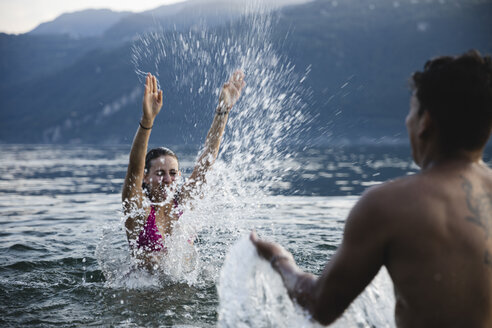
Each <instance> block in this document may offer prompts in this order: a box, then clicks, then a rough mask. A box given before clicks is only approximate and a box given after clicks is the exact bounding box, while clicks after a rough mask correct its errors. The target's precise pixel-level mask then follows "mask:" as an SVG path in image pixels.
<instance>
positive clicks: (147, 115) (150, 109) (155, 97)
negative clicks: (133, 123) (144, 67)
mask: <svg viewBox="0 0 492 328" xmlns="http://www.w3.org/2000/svg"><path fill="white" fill-rule="evenodd" d="M161 108H162V90H158V89H157V80H156V78H155V76H153V75H152V74H150V73H149V74H147V77H146V78H145V91H144V96H143V106H142V110H143V116H142V124H144V125H145V126H147V127H152V125H153V124H154V119H155V117H156V116H157V114H159V112H160V111H161Z"/></svg>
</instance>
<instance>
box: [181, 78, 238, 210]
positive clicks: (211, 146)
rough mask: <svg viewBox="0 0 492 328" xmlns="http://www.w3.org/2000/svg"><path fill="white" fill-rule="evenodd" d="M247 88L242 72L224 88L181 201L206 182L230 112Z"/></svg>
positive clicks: (182, 192)
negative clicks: (242, 91)
mask: <svg viewBox="0 0 492 328" xmlns="http://www.w3.org/2000/svg"><path fill="white" fill-rule="evenodd" d="M244 86H245V83H244V73H243V72H242V71H241V70H237V71H235V72H234V73H233V74H232V76H231V78H230V79H229V81H228V82H227V83H225V84H224V85H223V86H222V90H221V92H220V96H219V104H218V106H217V109H216V110H215V115H214V120H213V122H212V126H211V127H210V130H209V131H208V133H207V138H206V139H205V146H204V149H203V152H202V154H201V155H200V157H199V158H198V161H197V162H196V164H195V168H194V169H193V173H192V174H191V176H190V178H189V179H188V181H187V183H186V184H185V185H184V186H183V189H182V191H181V193H180V201H183V200H186V199H187V198H190V197H191V195H192V193H193V191H194V189H195V188H196V186H198V185H201V184H202V183H203V182H205V173H207V170H208V169H209V168H210V167H211V166H212V164H213V163H214V162H215V159H216V158H217V155H218V153H219V146H220V142H221V140H222V134H223V133H224V129H225V126H226V123H227V118H228V116H229V112H230V110H231V108H232V106H234V104H235V103H236V102H237V100H238V99H239V96H240V95H241V90H242V89H243V87H244Z"/></svg>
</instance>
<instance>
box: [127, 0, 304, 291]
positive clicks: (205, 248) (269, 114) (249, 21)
mask: <svg viewBox="0 0 492 328" xmlns="http://www.w3.org/2000/svg"><path fill="white" fill-rule="evenodd" d="M273 26H274V19H273V16H272V15H271V14H270V9H269V8H262V7H261V5H260V2H259V1H258V2H253V3H250V4H249V5H248V6H247V8H246V9H245V11H244V14H243V16H242V17H241V18H240V19H239V20H237V21H235V22H231V23H228V24H227V26H225V27H224V26H222V27H218V28H207V27H205V26H202V27H201V28H196V27H194V28H192V29H190V30H188V31H185V32H183V31H177V30H176V29H175V30H173V31H163V30H161V31H159V32H150V33H147V34H144V35H142V36H140V37H139V38H138V39H137V41H136V42H135V43H134V45H133V47H132V62H133V64H134V66H135V72H136V74H137V76H139V78H140V79H141V80H143V78H144V76H145V74H146V72H149V71H150V72H153V73H154V74H155V75H156V76H157V77H158V80H159V85H160V88H162V89H163V90H164V94H165V98H166V95H167V96H168V97H173V96H174V97H175V102H176V103H177V104H179V105H181V106H183V108H185V110H186V108H210V111H209V114H207V115H210V116H213V109H214V108H215V106H216V105H217V99H218V95H219V92H220V88H221V84H222V83H223V82H225V81H226V80H227V79H228V77H229V75H230V74H231V73H232V72H233V71H235V70H236V69H238V68H240V69H242V70H243V71H244V72H245V74H246V79H245V80H246V83H247V85H246V87H245V89H244V91H243V95H242V96H241V99H240V101H239V102H238V104H236V106H235V107H234V108H233V110H232V112H231V114H230V117H229V122H228V126H227V128H226V134H225V136H224V139H223V142H222V145H221V152H220V154H219V157H218V159H217V161H216V163H215V165H214V167H213V168H212V170H211V171H209V172H208V174H207V177H206V180H207V185H206V186H204V187H203V188H202V190H201V196H200V197H197V200H196V201H195V202H194V204H193V209H191V208H184V209H183V210H184V214H183V215H182V217H180V219H179V222H177V225H176V227H175V228H174V232H173V236H172V238H166V247H168V249H169V252H168V254H169V256H167V257H166V258H167V259H166V261H168V262H169V261H170V262H171V264H170V265H163V266H162V268H163V270H164V273H165V274H166V275H167V276H168V277H172V278H173V279H177V280H178V281H181V282H183V281H184V282H186V283H189V284H195V285H196V284H201V283H203V282H207V281H208V282H210V281H214V280H215V279H216V278H217V276H218V272H219V269H220V266H221V264H222V261H223V258H224V254H225V251H226V250H227V248H228V247H229V246H230V245H231V244H232V243H233V242H234V241H235V240H236V239H237V238H238V236H239V234H240V233H241V232H243V231H245V230H249V229H250V226H248V224H247V223H246V222H247V219H248V218H251V217H255V215H257V203H258V201H259V200H261V199H262V198H263V197H264V196H265V195H267V194H269V193H270V192H271V190H272V189H274V188H278V186H279V185H281V183H282V177H283V176H284V175H285V174H287V173H288V170H289V169H288V168H286V167H284V160H285V158H288V157H290V156H291V154H290V151H289V148H287V144H289V145H290V146H292V144H293V143H295V142H300V140H301V139H302V138H300V136H301V135H302V132H303V130H304V129H306V128H307V126H308V124H307V123H308V121H309V120H310V118H309V117H308V116H307V115H306V114H305V113H304V112H303V110H304V109H305V102H304V98H305V97H306V96H307V94H308V93H307V91H306V90H304V89H303V87H302V84H301V82H300V81H303V80H304V79H305V76H299V75H298V74H296V73H295V71H294V66H293V65H292V64H290V62H289V61H288V59H287V58H285V57H283V56H281V55H279V54H278V53H277V51H276V47H275V45H274V44H272V42H271V38H270V34H271V33H272V30H273ZM203 116H204V114H203V111H197V110H191V111H188V112H186V119H187V121H189V122H186V124H190V125H193V123H195V124H194V125H196V124H199V122H200V121H202V117H203ZM207 121H208V120H207ZM190 230H193V231H195V232H198V236H199V239H198V241H197V242H196V243H195V246H194V247H193V249H190V248H189V247H187V246H183V245H186V244H187V243H186V242H185V243H183V240H187V239H188V238H190V237H189V236H190ZM190 261H191V262H193V264H192V265H191V264H189V263H190ZM168 264H169V263H168Z"/></svg>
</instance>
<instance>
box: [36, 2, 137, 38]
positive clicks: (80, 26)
mask: <svg viewBox="0 0 492 328" xmlns="http://www.w3.org/2000/svg"><path fill="white" fill-rule="evenodd" d="M128 15H130V12H128V11H124V12H114V11H111V10H109V9H88V10H83V11H78V12H74V13H67V14H63V15H61V16H59V17H57V18H56V19H55V20H53V21H51V22H46V23H42V24H40V25H39V26H38V27H36V28H35V29H33V30H32V31H30V32H29V34H31V35H49V34H51V35H53V34H66V35H68V36H70V37H72V38H85V37H94V36H101V35H102V34H103V33H104V31H106V30H107V29H108V28H109V27H111V26H112V25H114V24H115V23H117V22H118V21H120V20H121V19H122V18H124V17H126V16H128Z"/></svg>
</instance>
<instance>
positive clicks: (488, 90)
mask: <svg viewBox="0 0 492 328" xmlns="http://www.w3.org/2000/svg"><path fill="white" fill-rule="evenodd" d="M412 87H413V89H414V90H415V92H416V97H417V99H418V101H419V103H420V108H419V114H422V113H423V111H428V112H429V114H430V116H431V118H432V119H433V120H434V121H435V122H436V125H437V127H438V129H439V135H440V138H441V140H440V141H441V143H442V146H443V147H445V148H446V150H448V151H455V150H477V149H480V148H481V147H483V146H484V145H485V144H486V143H487V140H488V138H489V136H490V133H491V129H492V61H491V58H490V56H482V55H481V54H480V53H479V52H478V51H476V50H470V51H468V52H467V53H465V54H463V55H461V56H457V57H449V56H444V57H438V58H435V59H432V60H429V61H428V62H427V63H426V64H425V66H424V70H423V71H422V72H415V73H414V74H413V76H412Z"/></svg>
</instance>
